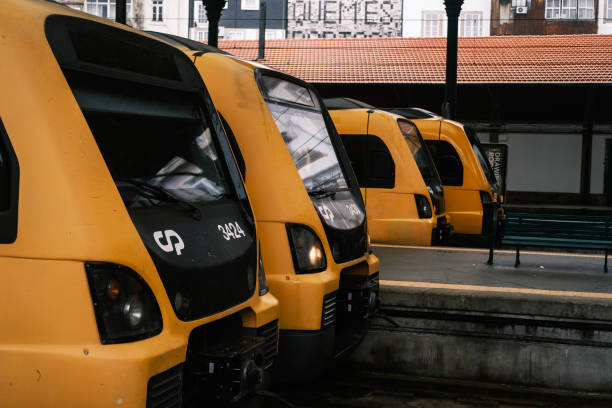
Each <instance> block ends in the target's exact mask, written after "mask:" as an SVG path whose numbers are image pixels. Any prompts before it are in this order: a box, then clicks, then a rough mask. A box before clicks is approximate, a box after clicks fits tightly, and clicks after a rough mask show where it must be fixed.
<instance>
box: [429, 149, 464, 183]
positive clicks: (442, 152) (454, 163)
mask: <svg viewBox="0 0 612 408" xmlns="http://www.w3.org/2000/svg"><path fill="white" fill-rule="evenodd" d="M426 143H427V147H428V148H429V151H430V152H431V155H432V157H433V160H434V162H435V163H436V168H437V169H438V173H439V174H440V179H441V180H442V184H443V185H445V186H461V185H463V165H462V164H461V159H460V158H459V154H458V153H457V150H455V148H454V147H453V145H451V144H450V143H448V142H446V141H444V140H427V142H426Z"/></svg>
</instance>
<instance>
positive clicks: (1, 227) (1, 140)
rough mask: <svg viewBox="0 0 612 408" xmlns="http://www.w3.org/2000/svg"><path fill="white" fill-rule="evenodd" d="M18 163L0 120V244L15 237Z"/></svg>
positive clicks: (12, 240) (8, 241)
mask: <svg viewBox="0 0 612 408" xmlns="http://www.w3.org/2000/svg"><path fill="white" fill-rule="evenodd" d="M18 188H19V165H18V163H17V157H16V156H15V152H14V151H13V148H12V146H11V142H10V140H9V138H8V135H7V133H6V130H5V129H4V125H3V123H2V121H1V120H0V244H8V243H12V242H14V241H15V239H16V238H17V202H18V198H19V197H18V196H19V191H18Z"/></svg>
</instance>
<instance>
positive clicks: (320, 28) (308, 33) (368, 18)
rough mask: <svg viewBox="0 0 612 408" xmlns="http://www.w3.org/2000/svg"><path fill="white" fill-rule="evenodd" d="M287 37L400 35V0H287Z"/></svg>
mask: <svg viewBox="0 0 612 408" xmlns="http://www.w3.org/2000/svg"><path fill="white" fill-rule="evenodd" d="M287 19H288V20H287V38H368V37H401V36H402V0H367V1H364V0H289V2H288V5H287Z"/></svg>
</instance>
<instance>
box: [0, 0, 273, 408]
mask: <svg viewBox="0 0 612 408" xmlns="http://www.w3.org/2000/svg"><path fill="white" fill-rule="evenodd" d="M0 27H2V38H1V40H0V55H2V56H3V58H2V60H3V62H2V64H0V84H1V87H2V89H3V98H0V170H1V171H0V197H1V198H0V271H2V273H1V275H0V282H2V286H3V287H4V289H5V290H4V293H3V295H2V296H1V297H0V316H2V318H1V319H0V362H1V364H0V406H2V407H15V406H19V407H59V406H66V407H68V406H70V407H79V406H81V407H95V406H101V407H102V406H104V407H109V406H122V407H144V406H158V404H161V403H162V402H165V403H167V404H170V405H176V406H178V405H180V404H181V403H183V404H188V403H191V402H193V401H200V400H202V399H206V398H212V399H215V400H219V399H220V400H224V401H233V400H236V399H239V398H241V397H242V396H243V395H245V394H246V393H247V392H248V391H249V390H252V389H254V388H256V387H258V386H259V385H260V384H261V383H262V382H263V377H264V375H265V370H266V369H267V368H269V366H270V364H271V363H272V361H273V359H274V357H275V354H276V349H277V324H278V316H279V309H278V302H277V300H276V299H275V298H274V297H273V296H272V295H271V294H270V293H267V292H268V289H267V286H266V283H265V276H264V271H263V267H262V262H261V258H260V256H261V254H260V251H259V250H258V247H259V245H258V239H257V235H256V223H255V220H254V217H253V212H252V210H251V207H250V204H249V200H248V196H247V192H246V190H245V188H244V185H243V181H242V179H241V176H240V172H239V169H238V167H237V165H236V163H235V161H234V158H233V156H232V151H231V148H230V145H229V143H228V141H227V139H226V136H225V135H224V132H223V126H222V124H221V122H220V120H219V118H218V116H217V114H216V112H215V109H214V106H213V104H212V101H211V99H210V97H209V95H208V93H207V91H206V87H205V86H204V84H203V83H202V80H201V78H200V76H199V74H198V72H197V71H196V70H195V68H194V66H193V64H192V63H191V61H190V60H189V59H188V58H187V57H186V56H185V55H184V54H183V53H181V52H180V51H178V50H176V49H175V48H174V47H171V46H169V45H167V44H165V43H163V42H161V41H158V40H155V39H152V38H150V37H147V36H143V35H141V34H138V33H137V32H136V31H134V30H130V29H126V28H125V27H123V26H120V25H116V24H113V23H109V22H107V21H104V20H101V19H96V18H93V17H90V16H87V15H85V14H82V13H78V12H75V11H72V10H71V9H69V8H65V7H61V6H58V5H54V4H51V3H48V2H44V1H38V0H3V1H2V2H0Z"/></svg>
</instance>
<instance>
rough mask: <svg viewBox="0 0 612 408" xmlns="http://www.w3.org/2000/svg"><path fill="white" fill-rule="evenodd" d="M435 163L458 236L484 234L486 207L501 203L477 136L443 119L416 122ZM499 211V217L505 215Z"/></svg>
mask: <svg viewBox="0 0 612 408" xmlns="http://www.w3.org/2000/svg"><path fill="white" fill-rule="evenodd" d="M413 122H414V123H415V124H416V126H417V127H418V129H419V131H420V132H421V134H422V135H423V138H424V139H425V142H426V143H427V146H428V147H429V151H430V152H431V155H432V157H433V159H434V161H435V163H436V167H437V168H438V172H439V173H440V178H441V180H442V184H443V186H444V195H445V197H446V208H447V211H448V213H449V214H450V216H451V217H452V220H453V227H454V229H455V233H456V237H457V238H460V237H461V236H476V235H480V234H482V231H483V205H484V203H490V202H494V201H497V202H499V201H501V196H500V194H499V186H498V183H497V181H496V179H495V175H494V173H493V170H492V169H491V165H490V164H489V161H488V160H487V159H486V157H485V155H484V152H483V151H482V148H481V147H480V142H479V140H478V137H477V136H476V133H475V132H474V131H473V130H472V129H471V128H469V127H466V126H464V125H463V124H461V123H458V122H454V121H451V120H448V119H443V118H441V117H433V118H427V119H413ZM502 214H503V213H502V210H501V208H500V210H499V215H498V218H501V216H502Z"/></svg>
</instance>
